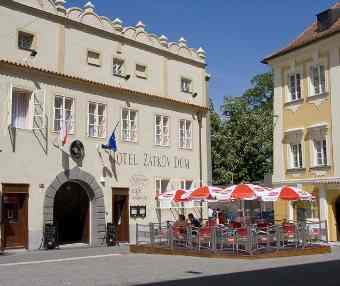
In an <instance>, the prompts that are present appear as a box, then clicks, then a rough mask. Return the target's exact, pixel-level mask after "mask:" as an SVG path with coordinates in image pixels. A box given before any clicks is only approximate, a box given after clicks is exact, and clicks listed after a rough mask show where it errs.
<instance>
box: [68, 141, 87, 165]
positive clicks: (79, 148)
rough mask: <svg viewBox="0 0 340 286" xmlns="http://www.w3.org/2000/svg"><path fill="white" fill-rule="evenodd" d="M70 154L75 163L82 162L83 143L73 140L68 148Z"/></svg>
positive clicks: (83, 155) (83, 153) (83, 154)
mask: <svg viewBox="0 0 340 286" xmlns="http://www.w3.org/2000/svg"><path fill="white" fill-rule="evenodd" d="M70 154H71V158H72V159H73V160H74V161H76V162H81V161H83V159H84V157H85V148H84V145H83V143H81V141H79V140H75V141H73V142H72V143H71V146H70Z"/></svg>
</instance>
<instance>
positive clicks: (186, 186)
mask: <svg viewBox="0 0 340 286" xmlns="http://www.w3.org/2000/svg"><path fill="white" fill-rule="evenodd" d="M192 187H193V181H192V180H181V186H180V188H181V189H182V190H191V189H192Z"/></svg>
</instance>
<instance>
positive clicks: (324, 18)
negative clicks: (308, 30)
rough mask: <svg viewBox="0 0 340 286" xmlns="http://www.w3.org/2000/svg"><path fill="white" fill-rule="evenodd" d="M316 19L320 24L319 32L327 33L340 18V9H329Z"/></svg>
mask: <svg viewBox="0 0 340 286" xmlns="http://www.w3.org/2000/svg"><path fill="white" fill-rule="evenodd" d="M316 18H317V23H318V31H319V32H322V31H325V30H327V29H329V28H330V27H331V26H332V25H333V24H334V23H335V22H336V21H337V20H338V19H339V18H340V8H332V9H327V10H325V11H323V12H321V13H319V14H317V15H316Z"/></svg>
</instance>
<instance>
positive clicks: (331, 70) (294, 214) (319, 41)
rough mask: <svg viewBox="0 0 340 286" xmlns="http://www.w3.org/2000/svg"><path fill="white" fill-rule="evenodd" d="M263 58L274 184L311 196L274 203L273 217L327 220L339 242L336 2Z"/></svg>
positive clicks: (339, 8)
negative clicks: (270, 88) (270, 89)
mask: <svg viewBox="0 0 340 286" xmlns="http://www.w3.org/2000/svg"><path fill="white" fill-rule="evenodd" d="M263 62H264V63H267V64H270V65H271V67H272V68H273V73H274V173H273V183H274V184H276V185H284V184H288V185H294V186H297V187H300V188H302V189H304V190H306V191H309V192H312V193H313V194H314V195H315V197H316V200H315V202H313V203H293V204H287V203H283V202H280V203H278V204H277V205H276V206H275V215H276V218H277V219H281V218H283V217H286V218H289V219H294V220H296V219H299V218H303V219H308V220H316V219H320V220H321V221H326V222H327V225H328V238H329V240H330V241H337V240H340V108H339V107H340V3H337V4H336V5H335V6H333V7H331V8H330V9H328V10H326V11H324V12H321V13H320V14H318V15H317V16H316V20H315V22H314V23H313V24H312V25H311V26H309V27H308V28H307V29H306V30H305V31H303V32H302V33H301V34H300V35H299V36H298V37H297V38H296V39H295V40H294V41H292V42H291V43H290V44H289V45H288V46H287V47H285V48H284V49H282V50H280V51H278V52H276V53H274V54H272V55H271V56H269V57H267V58H265V59H264V61H263Z"/></svg>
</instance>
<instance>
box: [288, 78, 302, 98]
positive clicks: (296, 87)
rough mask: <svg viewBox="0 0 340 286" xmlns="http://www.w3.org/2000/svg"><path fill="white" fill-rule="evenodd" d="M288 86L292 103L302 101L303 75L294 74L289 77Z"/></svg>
mask: <svg viewBox="0 0 340 286" xmlns="http://www.w3.org/2000/svg"><path fill="white" fill-rule="evenodd" d="M288 86H289V94H290V101H295V100H299V99H301V74H300V73H294V74H289V75H288Z"/></svg>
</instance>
